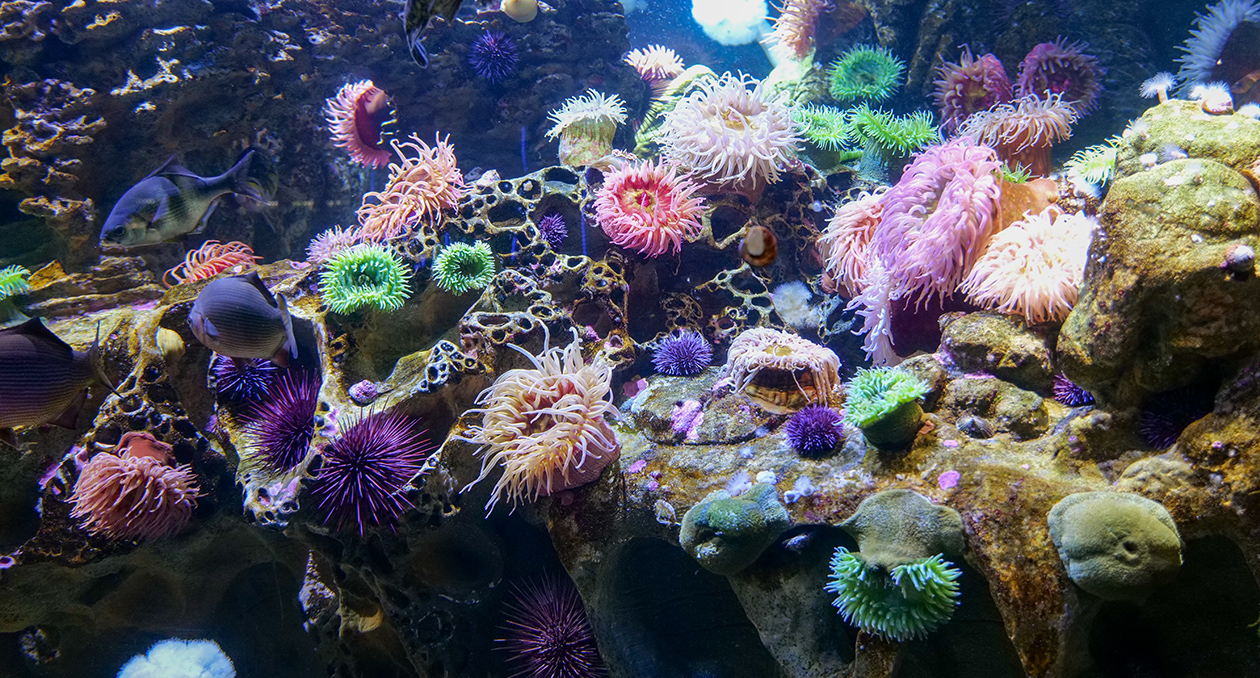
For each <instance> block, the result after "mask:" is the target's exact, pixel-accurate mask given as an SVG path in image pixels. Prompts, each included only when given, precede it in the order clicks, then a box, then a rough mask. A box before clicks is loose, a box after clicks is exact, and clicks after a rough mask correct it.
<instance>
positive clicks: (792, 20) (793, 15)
mask: <svg viewBox="0 0 1260 678" xmlns="http://www.w3.org/2000/svg"><path fill="white" fill-rule="evenodd" d="M832 8H834V5H833V4H832V3H831V2H829V1H828V0H787V1H786V2H785V3H783V8H782V9H780V10H779V17H778V18H777V19H775V20H774V30H773V31H772V32H771V33H770V35H769V36H768V37H767V38H766V41H768V42H770V43H773V44H777V45H779V48H780V49H781V50H782V51H783V52H784V53H785V54H788V55H790V56H791V57H792V58H794V59H804V58H805V57H807V56H809V53H810V50H812V49H814V33H815V32H816V31H817V30H818V17H819V16H821V15H822V14H824V13H826V12H829V11H831V9H832Z"/></svg>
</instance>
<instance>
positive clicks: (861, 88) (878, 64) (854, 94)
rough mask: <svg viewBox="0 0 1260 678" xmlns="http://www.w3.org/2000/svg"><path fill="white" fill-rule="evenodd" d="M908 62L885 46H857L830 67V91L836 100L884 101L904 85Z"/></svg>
mask: <svg viewBox="0 0 1260 678" xmlns="http://www.w3.org/2000/svg"><path fill="white" fill-rule="evenodd" d="M905 72H906V64H905V62H904V61H902V60H901V59H898V58H897V57H895V56H893V53H892V52H889V51H888V50H886V49H884V48H883V47H873V46H871V45H858V46H857V47H854V48H853V49H850V50H849V51H847V52H845V53H844V54H841V55H840V58H838V59H836V60H835V61H834V62H832V64H831V66H830V67H828V68H827V92H828V93H829V94H831V98H833V99H835V100H836V101H855V100H865V101H883V100H884V99H887V98H888V97H890V96H892V95H893V92H896V91H897V88H898V87H899V86H901V76H902V75H903V74H904V73H905Z"/></svg>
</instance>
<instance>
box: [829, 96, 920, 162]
mask: <svg viewBox="0 0 1260 678" xmlns="http://www.w3.org/2000/svg"><path fill="white" fill-rule="evenodd" d="M849 125H850V127H851V130H852V135H853V138H854V139H856V140H857V141H858V143H860V144H861V145H862V148H863V149H874V150H877V151H878V152H879V153H881V154H883V155H884V156H886V157H905V156H907V155H910V154H911V153H913V152H915V151H917V150H919V149H921V148H923V147H924V146H927V145H929V144H935V143H939V142H940V140H941V132H940V130H939V129H937V127H936V125H934V124H933V123H932V114H931V113H928V112H927V111H916V112H914V113H911V114H909V115H893V114H892V113H888V112H886V111H881V110H874V109H872V108H871V107H869V106H867V105H866V104H862V105H861V106H858V107H856V108H854V109H852V110H850V111H849Z"/></svg>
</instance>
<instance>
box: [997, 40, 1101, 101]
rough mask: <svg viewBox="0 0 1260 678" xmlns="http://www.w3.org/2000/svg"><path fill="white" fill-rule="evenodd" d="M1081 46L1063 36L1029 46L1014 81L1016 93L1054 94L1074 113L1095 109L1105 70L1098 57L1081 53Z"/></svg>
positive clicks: (1042, 95)
mask: <svg viewBox="0 0 1260 678" xmlns="http://www.w3.org/2000/svg"><path fill="white" fill-rule="evenodd" d="M1083 47H1084V45H1082V44H1081V43H1080V42H1073V43H1071V44H1068V43H1067V42H1065V41H1064V39H1063V38H1059V39H1058V40H1055V41H1054V42H1043V43H1041V44H1040V45H1037V46H1036V47H1033V48H1032V50H1031V51H1029V52H1028V55H1027V56H1025V57H1024V61H1023V63H1022V64H1020V68H1019V79H1018V80H1016V82H1015V88H1016V91H1017V93H1018V94H1019V96H1021V97H1025V96H1037V97H1039V98H1042V99H1047V98H1049V97H1050V96H1052V95H1055V94H1057V95H1059V96H1061V97H1062V98H1063V101H1064V102H1067V103H1070V104H1071V105H1072V108H1073V109H1074V110H1075V111H1076V113H1077V115H1083V114H1085V113H1089V112H1091V111H1093V110H1094V109H1095V108H1097V107H1098V95H1099V94H1100V93H1101V92H1102V78H1103V74H1104V72H1105V71H1104V70H1103V67H1102V66H1100V65H1099V64H1098V57H1095V56H1092V55H1089V54H1086V53H1084V52H1082V51H1081V49H1082V48H1083Z"/></svg>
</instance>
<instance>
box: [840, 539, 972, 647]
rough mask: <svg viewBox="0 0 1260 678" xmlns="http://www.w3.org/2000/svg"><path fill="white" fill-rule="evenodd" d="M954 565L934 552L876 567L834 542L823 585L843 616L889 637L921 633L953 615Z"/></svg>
mask: <svg viewBox="0 0 1260 678" xmlns="http://www.w3.org/2000/svg"><path fill="white" fill-rule="evenodd" d="M961 574H962V572H961V571H960V570H958V568H956V567H953V565H952V564H951V563H950V562H949V561H947V560H945V559H944V558H942V557H941V556H940V555H935V556H932V557H930V558H920V559H918V560H914V561H911V562H909V563H905V564H903V565H898V566H896V567H893V568H892V569H891V570H887V571H884V570H878V569H876V568H870V567H867V565H866V563H865V561H863V560H862V558H861V556H860V555H858V554H854V553H851V552H850V551H849V550H848V549H846V548H844V547H843V546H842V547H839V548H837V549H836V552H835V555H833V556H832V558H831V577H830V578H829V579H830V580H829V581H828V582H827V585H826V587H825V588H826V589H827V591H830V592H831V593H834V594H836V599H835V600H834V601H833V602H832V605H835V606H836V608H838V609H839V610H840V614H841V615H842V616H843V617H844V620H845V621H846V622H848V623H850V624H853V625H854V626H857V627H858V628H861V629H862V630H864V631H867V632H869V633H873V634H875V635H878V636H883V637H885V638H891V639H893V640H910V639H913V638H922V637H924V636H926V635H927V634H928V633H930V632H932V631H934V630H936V629H937V628H938V627H940V626H941V625H942V624H944V623H945V622H947V621H949V618H950V617H951V616H953V614H954V607H955V606H957V605H958V577H959V576H960V575H961Z"/></svg>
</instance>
